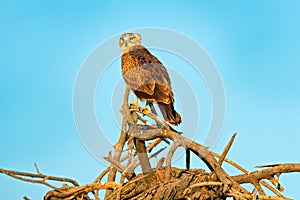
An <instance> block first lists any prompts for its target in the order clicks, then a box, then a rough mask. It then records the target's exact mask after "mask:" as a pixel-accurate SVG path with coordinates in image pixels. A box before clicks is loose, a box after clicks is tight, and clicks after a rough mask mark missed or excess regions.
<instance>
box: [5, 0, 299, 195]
mask: <svg viewBox="0 0 300 200" xmlns="http://www.w3.org/2000/svg"><path fill="white" fill-rule="evenodd" d="M299 6H300V5H299V3H298V2H297V1H271V0H269V1H263V2H262V1H243V2H240V1H232V2H225V1H172V3H170V2H166V1H165V2H162V1H151V3H150V2H141V1H130V2H125V1H90V2H87V1H76V2H74V1H72V2H71V1H57V0H53V1H40V2H37V1H26V2H25V1H13V0H12V1H1V3H0V66H1V73H0V91H1V99H0V108H1V112H0V132H1V136H2V137H1V140H0V150H1V158H0V167H3V168H7V169H15V170H22V171H32V172H33V171H34V167H33V163H34V162H37V164H38V165H39V167H40V170H41V171H42V172H43V173H45V174H52V175H58V176H67V177H72V178H75V179H77V180H78V181H79V182H80V183H81V184H84V183H88V182H91V181H92V180H93V179H94V178H95V177H96V176H97V175H98V173H99V172H100V171H101V170H103V165H102V164H101V163H99V162H98V161H97V160H96V159H94V158H93V157H92V156H91V155H90V154H89V153H88V151H87V150H86V148H85V147H84V146H83V145H82V143H81V141H80V138H79V136H78V133H77V131H76V127H75V123H74V120H73V113H72V94H73V87H74V83H75V80H76V76H77V73H78V71H79V70H80V66H81V64H82V63H83V62H84V61H85V59H86V58H87V56H88V55H89V54H90V53H91V52H92V51H93V49H95V48H96V46H97V45H99V44H100V43H101V42H103V41H105V40H106V39H107V38H110V37H111V36H113V35H116V34H121V33H123V32H126V31H128V30H131V29H136V28H141V27H161V28H167V29H172V30H175V31H178V32H181V33H183V34H185V35H187V36H188V37H190V38H192V39H193V40H195V41H196V42H197V43H198V44H199V45H201V46H202V47H203V48H204V49H205V50H206V52H207V54H208V55H209V56H210V57H211V58H212V60H213V61H214V63H215V64H216V66H217V68H218V70H219V73H220V75H221V76H222V79H223V83H224V87H225V92H226V119H225V124H224V129H223V132H222V134H221V136H220V139H219V141H218V143H217V144H216V145H215V146H214V148H213V150H214V151H216V152H221V151H222V149H223V147H224V146H225V144H226V143H227V141H228V140H229V138H230V136H231V135H232V134H233V132H235V131H238V136H237V138H236V141H235V143H234V146H233V148H232V149H231V151H230V153H229V157H230V158H231V159H232V160H234V161H236V162H238V163H239V164H241V165H242V166H244V167H245V168H247V169H249V170H254V169H253V167H254V166H256V165H261V164H266V163H267V164H268V163H286V162H299V158H300V156H299V155H300V154H299V152H300V146H299V139H300V136H299V130H300V125H299V122H300V104H299V102H300V87H299V85H300V79H299V78H298V74H299V73H300V69H299V66H300V57H299V55H298V54H299V52H300V38H299V35H300V13H299ZM116 45H117V41H116ZM155 53H156V55H157V56H158V57H159V58H161V59H162V60H167V58H171V57H172V56H167V55H166V57H165V54H164V53H160V52H155ZM168 62H169V63H170V65H172V64H173V63H174V65H175V64H176V63H175V61H168ZM183 64H184V63H183ZM117 65H118V61H116V62H115V63H114V64H113V66H117ZM174 69H175V70H176V67H174ZM177 70H178V71H180V69H179V68H177ZM110 72H111V73H112V71H110V70H108V71H107V73H110ZM116 73H118V72H117V71H116ZM114 75H115V74H114ZM116 76H119V78H121V74H120V72H119V74H116ZM104 80H105V79H104ZM191 81H192V80H191ZM192 87H193V85H192ZM174 90H175V91H176V88H174ZM178 98H180V97H178ZM97 99H99V104H97V105H96V108H97V109H100V111H99V110H98V111H99V112H98V113H97V115H98V116H99V117H98V118H99V119H101V106H100V104H101V103H100V101H101V99H100V98H99V96H97ZM103 103H105V101H103ZM208 106H209V105H208ZM201 114H202V115H205V114H206V112H204V113H201ZM187 117H188V116H186V118H187ZM115 128H116V129H117V127H115ZM200 128H201V127H200ZM116 134H118V133H116ZM116 138H117V135H116V137H115V138H114V137H112V140H113V139H115V140H116ZM199 142H201V140H200V141H199ZM197 165H198V163H195V164H194V167H197ZM192 166H193V164H192ZM229 171H230V172H231V169H229ZM297 179H299V174H293V175H283V176H282V177H281V182H282V184H283V185H284V186H285V187H286V192H285V194H286V195H287V196H288V197H292V198H294V199H299V198H300V195H299V192H298V187H297V186H298V185H297V184H299V183H298V182H297ZM47 190H48V188H46V187H44V186H38V185H34V184H30V183H23V182H20V181H17V180H13V179H11V178H8V177H5V176H3V175H1V176H0V198H1V199H21V197H22V196H24V195H27V196H28V197H30V198H32V199H41V198H42V196H43V195H44V193H45V192H46V191H47Z"/></svg>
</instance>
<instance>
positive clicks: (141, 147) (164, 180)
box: [0, 88, 300, 200]
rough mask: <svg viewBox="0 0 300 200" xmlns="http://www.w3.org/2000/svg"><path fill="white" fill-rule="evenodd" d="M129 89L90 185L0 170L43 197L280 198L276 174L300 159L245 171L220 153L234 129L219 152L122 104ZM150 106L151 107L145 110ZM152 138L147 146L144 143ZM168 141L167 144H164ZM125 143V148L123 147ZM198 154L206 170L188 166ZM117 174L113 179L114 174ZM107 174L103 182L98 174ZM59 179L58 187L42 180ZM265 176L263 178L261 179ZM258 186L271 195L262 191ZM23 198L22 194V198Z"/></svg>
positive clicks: (74, 199) (50, 199)
mask: <svg viewBox="0 0 300 200" xmlns="http://www.w3.org/2000/svg"><path fill="white" fill-rule="evenodd" d="M128 95H129V89H128V88H126V91H125V94H124V104H123V106H122V108H121V113H122V115H123V121H122V130H121V133H120V137H119V140H118V142H117V143H116V144H115V145H114V152H108V155H107V156H105V157H104V159H105V160H107V161H108V162H109V163H110V166H109V167H107V168H106V169H105V170H104V171H102V172H101V173H100V174H99V176H98V177H97V178H96V179H95V180H94V181H93V182H92V183H90V184H86V185H81V186H80V185H79V184H78V183H77V182H76V181H75V180H73V179H68V178H62V177H54V176H47V175H44V174H41V173H40V171H39V169H38V167H37V165H36V164H35V168H36V173H34V174H33V173H25V172H18V171H12V170H5V169H0V173H4V174H6V175H8V176H11V177H13V178H16V179H20V180H22V181H27V182H33V183H39V184H44V185H46V186H48V187H50V188H51V189H52V190H50V191H49V192H47V193H46V195H45V196H44V199H45V200H59V199H72V200H77V199H86V200H90V199H95V200H98V199H100V198H99V195H98V192H99V190H103V189H104V190H106V194H105V199H203V200H209V199H226V198H228V197H232V198H233V199H242V200H244V199H245V200H246V199H249V200H253V199H266V200H267V199H268V200H286V199H288V198H286V197H284V196H283V195H282V194H281V192H283V190H284V188H283V186H282V185H281V184H280V183H279V177H280V175H281V174H282V173H290V172H300V164H272V165H263V166H258V168H260V169H261V170H259V171H254V172H248V171H247V170H246V169H244V168H243V167H241V166H240V165H238V164H236V163H235V162H233V161H231V160H229V159H228V158H226V155H227V153H228V151H229V149H230V147H231V145H232V143H233V141H234V138H235V136H236V134H234V135H233V136H232V138H231V140H230V141H229V142H228V144H227V145H226V147H225V148H224V151H223V152H222V154H220V155H219V154H217V153H215V152H212V151H210V150H208V148H207V147H205V146H202V145H201V144H199V143H196V142H194V141H192V140H189V139H188V138H185V137H184V136H182V135H181V133H179V132H177V131H176V130H174V129H173V128H172V127H170V126H169V125H168V124H167V123H166V122H165V121H164V120H162V119H160V118H159V117H158V116H157V115H156V114H155V113H153V112H151V111H149V110H147V109H143V108H140V107H133V106H130V105H128ZM151 110H153V109H151ZM144 116H146V117H147V118H151V119H152V120H154V121H155V122H156V124H147V121H146V120H145V117H144ZM139 122H142V123H139ZM148 141H152V142H151V143H150V144H149V145H148V146H146V144H147V143H146V142H148ZM169 141H171V142H172V144H170V145H171V146H170V148H169V150H168V152H167V156H166V157H160V158H159V156H160V155H161V152H162V151H166V147H163V148H158V145H159V144H160V143H162V142H167V143H169ZM167 145H169V144H167ZM125 147H126V148H127V149H126V150H125ZM178 148H184V149H185V151H186V153H187V156H186V160H185V162H186V169H179V168H176V167H174V166H171V163H172V158H173V155H174V153H175V151H176V150H177V149H178ZM191 152H192V153H194V154H195V155H196V156H198V157H199V159H201V160H202V161H203V162H204V163H205V164H206V165H207V167H208V168H209V169H210V172H206V171H204V170H203V169H189V168H190V164H189V162H190V161H189V160H190V153H191ZM154 157H155V158H157V164H156V166H150V162H149V160H150V159H151V158H154ZM223 162H227V163H228V164H230V165H231V166H233V167H235V168H237V169H238V170H240V171H241V174H240V175H235V176H230V175H229V174H227V173H226V172H225V170H224V169H223V168H222V163H223ZM140 165H141V168H142V169H143V173H140V174H138V173H137V172H136V168H137V167H138V166H140ZM117 173H119V175H120V176H119V177H120V178H119V180H117V179H116V177H117ZM104 177H107V181H106V182H102V179H104ZM48 180H52V181H60V182H64V184H62V186H61V187H60V188H58V187H55V186H53V185H51V184H49V183H48V182H47V181H48ZM267 181H268V182H267ZM245 183H250V184H252V185H253V188H255V189H254V190H252V191H248V190H247V189H245V188H244V187H243V184H245ZM262 186H264V187H265V188H267V189H268V190H270V191H271V192H272V193H273V194H274V195H273V196H267V195H266V193H265V190H264V189H263V187H262ZM24 199H28V198H27V197H24Z"/></svg>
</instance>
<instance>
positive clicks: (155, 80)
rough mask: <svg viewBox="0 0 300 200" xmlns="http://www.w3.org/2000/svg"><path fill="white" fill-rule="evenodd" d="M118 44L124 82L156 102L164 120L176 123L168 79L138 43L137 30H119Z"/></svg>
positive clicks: (161, 68)
mask: <svg viewBox="0 0 300 200" xmlns="http://www.w3.org/2000/svg"><path fill="white" fill-rule="evenodd" d="M120 47H121V49H122V75H123V78H124V80H125V82H126V84H127V85H128V86H129V87H130V88H131V89H132V90H133V92H134V93H135V95H136V96H137V97H138V98H139V99H141V100H148V101H154V102H157V104H158V106H159V108H160V110H161V113H162V115H163V117H164V119H165V120H166V121H168V122H169V123H171V124H174V125H178V124H180V123H181V117H180V115H179V114H178V113H177V112H176V111H175V109H174V95H173V92H172V89H171V81H170V77H169V74H168V72H167V70H166V68H165V67H164V65H163V64H162V63H161V62H160V61H159V60H158V59H157V58H156V57H155V56H154V55H152V54H151V53H150V52H149V51H148V50H147V49H146V48H145V47H143V46H142V45H141V36H140V35H139V34H135V33H126V34H123V35H122V36H121V38H120Z"/></svg>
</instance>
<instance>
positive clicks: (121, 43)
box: [119, 38, 124, 46]
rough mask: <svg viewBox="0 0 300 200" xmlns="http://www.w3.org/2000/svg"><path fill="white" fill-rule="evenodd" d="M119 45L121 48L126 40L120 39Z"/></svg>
mask: <svg viewBox="0 0 300 200" xmlns="http://www.w3.org/2000/svg"><path fill="white" fill-rule="evenodd" d="M119 44H120V46H122V45H123V44H124V39H123V38H120V40H119Z"/></svg>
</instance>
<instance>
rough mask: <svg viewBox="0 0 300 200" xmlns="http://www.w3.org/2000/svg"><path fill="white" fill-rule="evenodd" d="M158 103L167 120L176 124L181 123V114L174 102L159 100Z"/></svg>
mask: <svg viewBox="0 0 300 200" xmlns="http://www.w3.org/2000/svg"><path fill="white" fill-rule="evenodd" d="M157 104H158V107H159V109H160V111H161V113H162V115H163V117H164V119H165V120H166V121H168V122H169V123H171V124H173V125H175V126H177V125H178V124H180V123H181V116H180V115H179V114H178V113H177V112H176V111H175V109H174V106H173V103H170V104H164V103H160V102H158V103H157Z"/></svg>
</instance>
